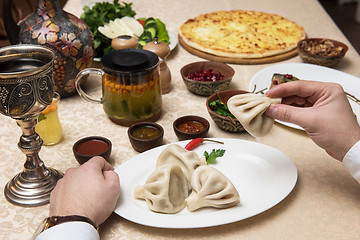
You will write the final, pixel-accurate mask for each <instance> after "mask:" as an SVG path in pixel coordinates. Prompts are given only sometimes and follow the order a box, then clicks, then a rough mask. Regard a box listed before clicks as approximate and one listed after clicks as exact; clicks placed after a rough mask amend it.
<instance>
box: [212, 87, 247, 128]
mask: <svg viewBox="0 0 360 240" xmlns="http://www.w3.org/2000/svg"><path fill="white" fill-rule="evenodd" d="M244 93H248V92H246V91H243V90H224V91H221V92H217V93H214V94H212V95H211V96H210V97H208V99H207V101H206V108H207V110H208V112H209V114H210V116H211V118H212V120H214V122H215V123H216V125H218V127H219V128H221V129H222V130H225V131H228V132H234V133H240V132H245V129H244V127H243V126H242V125H241V124H240V122H239V121H238V120H237V119H236V118H232V117H224V116H222V115H219V114H218V113H216V112H215V109H213V108H212V107H211V106H210V105H209V104H210V103H211V102H213V101H216V100H220V101H222V102H223V103H224V104H225V105H226V103H227V101H228V100H229V99H230V98H231V97H232V96H234V95H238V94H244Z"/></svg>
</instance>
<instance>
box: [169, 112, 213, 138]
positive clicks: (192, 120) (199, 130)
mask: <svg viewBox="0 0 360 240" xmlns="http://www.w3.org/2000/svg"><path fill="white" fill-rule="evenodd" d="M209 128H210V124H209V122H208V120H206V119H205V118H203V117H200V116H194V115H187V116H183V117H180V118H178V119H176V120H175V121H174V122H173V129H174V132H175V134H176V136H177V137H178V139H179V140H186V139H194V138H199V137H205V136H206V135H207V134H208V132H209Z"/></svg>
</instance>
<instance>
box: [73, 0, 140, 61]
mask: <svg viewBox="0 0 360 240" xmlns="http://www.w3.org/2000/svg"><path fill="white" fill-rule="evenodd" d="M131 5H132V3H125V2H122V4H121V3H119V0H114V2H113V3H110V2H96V3H95V5H94V6H93V7H92V8H90V7H89V6H85V7H84V9H83V10H84V12H83V13H82V14H81V16H80V19H81V20H82V21H84V22H85V23H86V24H87V25H88V26H89V28H90V30H91V32H92V33H93V36H94V44H95V57H102V56H103V55H104V54H106V53H108V52H110V51H111V39H109V38H107V37H105V36H104V35H103V34H101V33H100V32H99V31H98V27H99V26H103V25H104V24H105V23H108V22H110V20H114V19H116V18H122V17H125V16H129V17H133V16H135V14H136V13H135V12H134V11H133V10H132V8H131Z"/></svg>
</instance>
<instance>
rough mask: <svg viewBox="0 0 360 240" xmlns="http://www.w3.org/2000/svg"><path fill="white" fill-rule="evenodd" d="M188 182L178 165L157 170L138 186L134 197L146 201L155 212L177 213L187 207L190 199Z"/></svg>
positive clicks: (170, 165) (165, 166) (167, 165)
mask: <svg viewBox="0 0 360 240" xmlns="http://www.w3.org/2000/svg"><path fill="white" fill-rule="evenodd" d="M188 195H189V191H188V182H187V179H186V177H185V175H184V173H183V171H182V170H181V168H180V166H178V165H176V164H166V165H163V166H161V167H159V168H156V169H155V170H154V171H153V172H152V174H151V175H150V176H149V177H148V179H147V180H146V183H145V184H144V185H142V186H136V188H135V191H134V197H135V198H137V199H145V201H146V203H147V205H148V206H149V208H150V209H151V210H152V211H154V212H160V213H177V212H179V211H181V210H182V209H183V208H184V207H185V206H186V202H185V199H186V198H187V197H188Z"/></svg>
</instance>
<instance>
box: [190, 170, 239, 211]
mask: <svg viewBox="0 0 360 240" xmlns="http://www.w3.org/2000/svg"><path fill="white" fill-rule="evenodd" d="M191 186H192V188H193V191H192V193H191V194H190V196H189V197H188V198H187V199H186V204H187V207H188V210H189V211H195V210H197V209H199V208H202V207H214V208H229V207H233V206H236V205H237V204H239V202H240V196H239V193H238V191H237V190H236V188H235V187H234V185H233V184H232V183H231V181H230V180H229V179H228V178H227V177H226V176H225V175H224V174H222V173H221V172H219V171H218V170H216V169H215V168H213V167H210V166H208V165H202V166H200V167H198V168H197V169H196V170H195V171H194V173H193V176H192V178H191Z"/></svg>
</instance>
